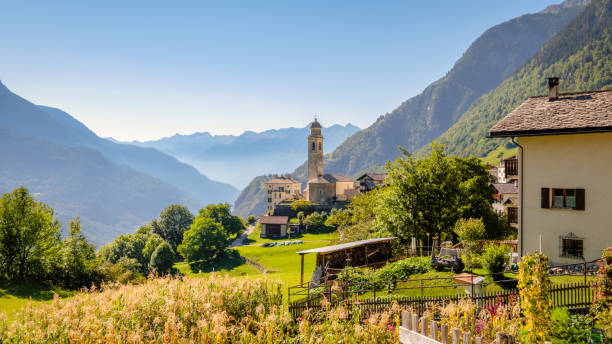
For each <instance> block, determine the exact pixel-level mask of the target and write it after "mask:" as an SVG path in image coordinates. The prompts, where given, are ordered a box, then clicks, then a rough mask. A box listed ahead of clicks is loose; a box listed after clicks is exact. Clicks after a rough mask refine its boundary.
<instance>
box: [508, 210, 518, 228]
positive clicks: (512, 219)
mask: <svg viewBox="0 0 612 344" xmlns="http://www.w3.org/2000/svg"><path fill="white" fill-rule="evenodd" d="M508 223H510V224H512V223H518V208H517V207H508Z"/></svg>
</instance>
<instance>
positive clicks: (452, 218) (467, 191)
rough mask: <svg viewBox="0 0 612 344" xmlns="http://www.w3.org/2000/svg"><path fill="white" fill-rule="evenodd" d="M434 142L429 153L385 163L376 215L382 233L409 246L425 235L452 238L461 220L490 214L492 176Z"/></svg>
mask: <svg viewBox="0 0 612 344" xmlns="http://www.w3.org/2000/svg"><path fill="white" fill-rule="evenodd" d="M443 151H444V147H442V146H441V145H438V144H436V143H434V144H432V151H431V155H430V156H429V157H427V158H425V159H422V160H417V159H415V158H414V157H412V156H411V155H410V154H409V153H408V152H406V151H405V150H403V152H404V156H403V157H400V158H398V159H396V160H395V161H394V162H392V163H388V164H387V170H388V172H389V178H388V179H387V186H386V187H385V188H384V189H386V190H385V192H384V193H383V194H382V195H381V198H380V204H379V207H378V208H377V211H376V223H377V224H378V225H380V226H381V227H382V229H384V230H386V231H388V232H390V233H392V234H394V235H396V236H398V237H399V238H400V239H401V241H403V242H408V240H410V237H417V238H424V237H425V235H426V233H431V234H433V235H434V236H438V237H440V238H441V239H442V240H445V239H452V238H453V236H454V233H453V227H454V225H455V223H456V222H457V220H459V219H460V218H470V217H471V218H482V217H484V215H485V214H484V213H488V212H489V211H490V210H491V204H492V203H493V190H492V188H491V186H490V185H489V182H490V179H491V176H490V175H489V173H488V170H487V168H486V166H484V165H483V164H482V163H481V162H480V161H479V160H478V159H475V158H450V157H447V156H445V155H444V152H443Z"/></svg>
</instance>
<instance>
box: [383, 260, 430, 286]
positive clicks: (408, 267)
mask: <svg viewBox="0 0 612 344" xmlns="http://www.w3.org/2000/svg"><path fill="white" fill-rule="evenodd" d="M430 270H431V260H430V259H429V257H413V258H407V259H403V260H400V261H397V262H394V263H391V264H387V265H385V266H384V267H383V268H381V269H379V270H378V271H376V277H377V279H378V280H379V281H398V280H407V279H409V278H410V275H414V274H423V273H426V272H428V271H430Z"/></svg>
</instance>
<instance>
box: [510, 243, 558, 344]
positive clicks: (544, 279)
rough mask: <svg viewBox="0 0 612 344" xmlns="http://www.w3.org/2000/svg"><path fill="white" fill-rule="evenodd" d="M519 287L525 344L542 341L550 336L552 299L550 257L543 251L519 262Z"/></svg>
mask: <svg viewBox="0 0 612 344" xmlns="http://www.w3.org/2000/svg"><path fill="white" fill-rule="evenodd" d="M518 280H519V282H518V287H519V293H520V297H521V310H522V312H523V315H524V316H525V326H524V327H523V328H522V329H521V337H522V339H523V340H522V342H523V343H525V344H530V343H542V342H544V341H545V340H546V338H547V337H548V331H549V327H550V310H551V300H550V298H549V296H548V290H549V289H550V286H551V283H550V279H549V278H548V258H547V257H546V255H544V254H542V253H532V254H530V255H527V256H524V257H523V259H522V260H521V261H520V263H519V278H518Z"/></svg>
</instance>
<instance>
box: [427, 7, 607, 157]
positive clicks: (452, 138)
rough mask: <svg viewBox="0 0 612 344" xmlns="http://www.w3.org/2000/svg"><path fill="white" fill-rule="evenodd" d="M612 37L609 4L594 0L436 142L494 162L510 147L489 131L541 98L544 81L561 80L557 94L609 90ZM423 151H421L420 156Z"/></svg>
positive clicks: (544, 86) (544, 91)
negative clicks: (491, 136)
mask: <svg viewBox="0 0 612 344" xmlns="http://www.w3.org/2000/svg"><path fill="white" fill-rule="evenodd" d="M611 39H612V1H611V0H593V1H592V2H591V3H590V4H589V5H588V6H587V7H586V8H585V9H584V11H582V12H581V13H580V14H579V15H578V16H576V18H575V19H574V20H573V21H572V22H571V23H570V24H569V25H567V27H565V28H564V29H563V30H562V31H561V32H559V33H558V34H557V35H555V36H554V37H553V38H552V39H551V40H550V41H548V42H547V43H546V44H545V45H544V46H543V47H542V48H541V49H540V51H539V52H538V53H537V54H536V55H535V56H534V57H533V58H532V59H531V60H530V61H529V62H528V63H526V64H525V65H524V66H523V67H522V68H521V69H520V70H519V71H518V72H517V73H515V74H514V75H512V77H510V78H508V80H506V81H504V82H503V83H502V84H501V85H499V86H498V87H497V88H496V89H495V90H493V91H492V92H490V93H488V94H486V95H484V96H482V97H481V98H480V99H478V100H477V101H476V102H475V103H474V104H473V105H472V107H470V109H469V110H468V111H467V112H466V113H465V114H464V115H463V116H461V118H460V119H459V120H458V121H457V123H456V124H455V125H453V126H452V127H451V128H450V129H449V130H447V131H446V132H445V133H444V134H442V135H441V136H440V137H439V138H438V141H439V142H440V143H442V144H444V145H445V146H446V149H447V151H448V153H450V154H453V155H458V156H480V157H485V156H487V155H489V156H490V157H492V158H498V157H499V154H503V153H504V151H507V150H508V149H511V148H513V147H514V145H512V144H509V143H508V141H507V140H501V139H487V138H486V135H487V133H488V130H489V128H491V127H492V126H493V125H494V124H495V123H496V122H497V121H499V120H500V119H501V118H503V117H504V116H505V115H506V114H508V113H509V112H510V111H512V110H513V109H514V108H516V107H517V106H518V105H520V104H521V103H522V102H524V101H525V100H526V99H527V98H528V97H529V96H533V95H541V94H545V93H546V92H547V89H548V88H547V84H546V78H548V77H550V76H558V77H560V79H561V84H560V91H561V92H575V91H576V92H578V91H590V90H599V89H612V58H611V57H610V56H611V54H612V41H611ZM426 151H427V147H423V148H421V150H420V151H419V152H420V153H424V152H426Z"/></svg>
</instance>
